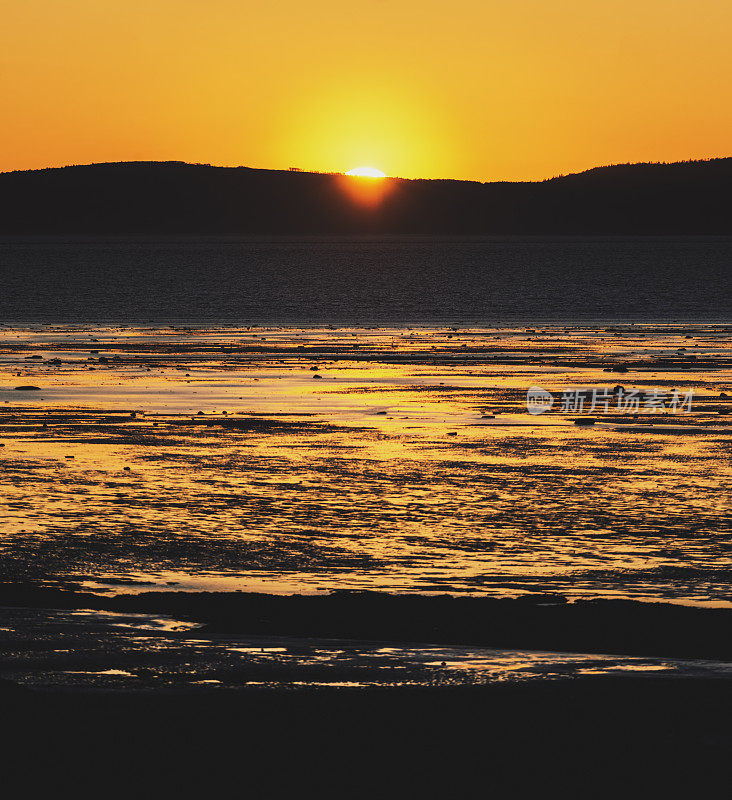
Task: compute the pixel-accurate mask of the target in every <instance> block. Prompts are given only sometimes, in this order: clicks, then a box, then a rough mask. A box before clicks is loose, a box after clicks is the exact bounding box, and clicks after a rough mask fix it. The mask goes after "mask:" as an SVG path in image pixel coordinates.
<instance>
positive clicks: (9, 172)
mask: <svg viewBox="0 0 732 800" xmlns="http://www.w3.org/2000/svg"><path fill="white" fill-rule="evenodd" d="M730 159H732V155H729V156H711V157H710V158H687V159H682V160H680V161H626V162H615V163H610V164H597V165H595V166H593V167H588V168H587V169H583V170H579V171H578V172H565V173H558V174H556V175H552V176H551V177H548V178H537V179H534V180H480V179H477V178H472V179H471V178H405V177H402V176H399V175H386V176H385V177H384V178H380V180H398V181H449V182H451V183H477V184H496V183H512V184H522V183H546V182H548V181H552V180H557V179H559V178H568V177H572V176H575V175H584V174H586V173H588V172H594V171H595V170H602V169H612V168H614V167H642V166H675V165H681V164H707V163H711V162H714V161H727V160H730ZM173 164H177V165H180V166H186V167H209V168H211V169H245V170H250V171H252V172H286V173H293V174H296V175H326V176H334V177H335V176H343V177H348V176H346V172H345V170H344V171H342V172H333V171H327V170H308V169H302V168H300V167H294V166H293V167H286V168H282V167H279V168H277V167H250V166H246V165H245V164H237V165H224V164H211V163H208V162H203V161H181V160H178V159H165V160H154V159H135V160H129V161H92V162H88V163H81V164H61V165H55V166H48V167H31V168H29V169H11V170H4V171H0V176H2V175H15V174H18V173H29V172H49V171H52V170H63V169H81V168H84V167H107V166H125V165H129V166H132V165H159V166H163V165H173Z"/></svg>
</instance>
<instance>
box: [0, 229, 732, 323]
mask: <svg viewBox="0 0 732 800" xmlns="http://www.w3.org/2000/svg"><path fill="white" fill-rule="evenodd" d="M730 266H732V238H729V237H716V238H701V237H686V238H675V239H674V238H648V237H646V238H491V239H478V238H475V239H448V238H430V237H359V238H353V237H350V238H343V237H330V238H309V239H302V238H299V239H292V238H280V239H276V240H273V239H264V238H249V239H200V238H198V239H186V240H181V239H137V240H130V239H127V240H111V239H107V240H101V239H82V238H75V239H74V238H66V239H60V238H44V239H37V238H36V239H32V238H25V239H19V238H10V239H8V238H6V239H0V278H1V279H2V286H3V291H2V292H0V321H1V322H6V323H26V322H32V323H35V322H65V323H81V322H130V323H132V322H138V323H139V322H142V323H145V322H171V321H175V322H208V321H216V322H219V323H247V322H269V323H272V322H277V323H297V324H303V323H325V324H328V323H332V324H364V323H380V324H385V323H397V324H404V323H419V322H435V323H440V322H452V323H454V322H457V323H461V324H464V323H473V324H488V325H495V324H505V323H512V322H539V323H540V322H551V321H554V322H559V323H563V322H568V321H570V320H582V321H598V322H602V321H684V322H690V321H702V320H703V321H725V320H726V319H728V318H729V311H730V294H729V286H730V282H729V275H730Z"/></svg>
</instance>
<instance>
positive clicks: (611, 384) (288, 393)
mask: <svg viewBox="0 0 732 800" xmlns="http://www.w3.org/2000/svg"><path fill="white" fill-rule="evenodd" d="M731 366H732V328H729V327H725V326H719V325H714V326H688V325H687V326H681V325H678V326H674V325H642V326H641V325H633V326H615V327H611V328H604V329H594V328H586V327H562V328H541V329H454V328H449V327H448V328H439V329H435V328H405V329H384V328H371V329H329V328H327V327H321V328H313V329H298V328H295V329H293V328H280V327H267V328H232V327H226V328H206V329H201V328H195V327H175V328H140V327H136V328H102V327H97V328H88V327H87V328H76V327H73V326H61V327H54V326H43V327H36V328H32V329H20V328H5V329H3V331H2V333H1V334H0V445H2V447H0V464H1V465H2V470H1V472H0V519H1V520H2V522H1V523H0V527H1V530H2V535H1V538H0V547H1V548H2V550H1V552H2V560H1V561H0V578H2V580H4V581H18V580H23V581H31V582H38V583H40V584H43V585H56V586H74V587H77V588H81V589H85V590H92V591H96V592H102V593H103V592H107V593H109V592H114V593H118V592H130V591H140V590H145V591H149V590H150V589H170V588H171V587H172V588H176V589H180V590H219V591H224V590H225V591H235V590H244V591H264V592H276V593H288V594H290V593H303V592H304V593H307V592H316V591H328V590H333V589H379V590H385V591H392V592H450V593H476V594H489V595H492V596H505V597H515V596H520V595H524V594H527V593H537V592H540V593H541V592H554V593H560V594H562V595H563V596H565V597H567V598H569V599H572V598H578V597H619V598H636V599H645V600H659V599H663V600H672V601H676V602H684V603H696V604H709V603H712V604H715V605H720V604H721V605H724V604H729V603H730V601H732V592H730V589H729V576H730V574H732V551H731V549H730V543H729V534H730V530H731V528H732V524H731V517H730V493H729V486H730V474H731V471H730V460H729V459H730V453H731V452H732V449H731V448H732V438H731V436H730V434H731V433H732V426H731V425H730V423H731V422H732V416H731V415H732V371H731ZM531 386H539V387H544V388H546V389H547V390H549V391H551V392H553V393H554V394H555V396H557V397H558V396H559V395H560V394H561V392H563V391H565V390H575V389H578V388H581V389H584V390H587V391H592V390H593V389H595V390H598V391H607V392H610V396H611V402H610V404H609V407H608V409H607V413H605V409H604V408H603V409H601V408H599V407H598V408H596V409H595V410H594V413H591V412H590V411H589V403H587V404H586V405H585V406H584V407H583V408H582V409H578V410H574V409H572V410H568V411H563V410H562V407H561V404H560V402H559V400H557V402H556V403H555V405H554V407H553V408H552V409H551V410H550V411H548V412H547V413H544V414H541V415H531V414H529V413H527V405H526V394H527V389H528V388H529V387H531ZM19 387H37V388H33V389H31V388H19ZM622 390H624V391H625V392H626V393H630V392H632V391H633V390H636V391H637V392H638V393H639V394H640V397H641V400H642V401H645V399H646V398H648V397H651V396H652V393H653V392H656V393H658V392H659V391H660V392H666V393H668V394H670V393H672V392H673V391H675V392H677V394H678V396H682V395H683V396H686V393H688V392H689V391H693V402H692V404H691V413H686V411H685V410H675V411H676V413H674V412H673V411H672V410H671V409H669V408H654V409H651V410H649V409H647V408H645V407H644V405H643V402H642V403H641V405H640V406H639V407H633V406H630V405H629V406H628V407H627V408H620V409H618V408H617V405H618V404H617V403H615V398H616V397H617V392H618V391H622ZM613 392H615V394H613ZM578 421H579V422H583V421H594V424H592V425H582V424H576V423H577V422H578Z"/></svg>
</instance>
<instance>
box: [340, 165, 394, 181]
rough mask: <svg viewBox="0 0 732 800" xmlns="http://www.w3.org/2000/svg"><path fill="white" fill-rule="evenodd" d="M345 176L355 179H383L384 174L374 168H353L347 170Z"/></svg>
mask: <svg viewBox="0 0 732 800" xmlns="http://www.w3.org/2000/svg"><path fill="white" fill-rule="evenodd" d="M346 175H353V176H355V177H357V178H385V177H386V173H384V172H382V171H381V170H380V169H376V167H354V168H353V169H349V170H348V172H347V173H346Z"/></svg>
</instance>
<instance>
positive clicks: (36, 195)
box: [0, 158, 732, 235]
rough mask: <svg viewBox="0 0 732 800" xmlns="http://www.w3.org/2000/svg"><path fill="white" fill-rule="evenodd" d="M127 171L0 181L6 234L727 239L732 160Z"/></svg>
mask: <svg viewBox="0 0 732 800" xmlns="http://www.w3.org/2000/svg"><path fill="white" fill-rule="evenodd" d="M344 180H359V179H358V178H353V179H346V178H344V177H343V176H342V175H338V174H332V173H330V174H326V173H312V172H302V171H298V170H265V169H251V168H248V167H214V166H210V165H206V164H186V163H183V162H173V161H167V162H122V163H107V164H92V165H81V166H68V167H60V168H50V169H42V170H32V171H18V172H7V173H3V174H0V233H1V234H22V235H31V234H97V235H105V234H106V235H143V234H149V235H152V234H172V235H180V234H202V235H207V234H208V235H242V234H356V233H384V234H399V233H417V234H445V235H451V234H454V235H499V234H535V235H542V234H567V235H572V234H588V235H591V234H659V235H661V234H730V233H732V200H731V199H730V197H731V192H730V188H731V187H732V158H720V159H711V160H708V161H685V162H679V163H673V164H622V165H615V166H608V167H598V168H595V169H591V170H588V171H586V172H581V173H578V174H573V175H565V176H560V177H556V178H552V179H549V180H545V181H537V182H495V183H478V182H471V181H458V180H406V179H399V178H388V179H383V180H384V181H387V182H388V183H387V184H385V188H386V191H384V192H383V196H382V197H381V198H380V200H379V202H378V203H374V204H362V203H358V202H357V201H355V200H353V198H351V197H349V195H348V193H347V192H344V190H343V181H344Z"/></svg>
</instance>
